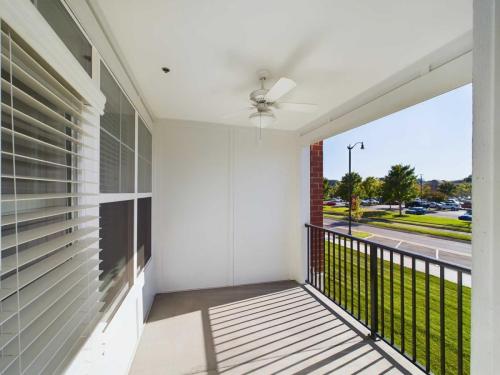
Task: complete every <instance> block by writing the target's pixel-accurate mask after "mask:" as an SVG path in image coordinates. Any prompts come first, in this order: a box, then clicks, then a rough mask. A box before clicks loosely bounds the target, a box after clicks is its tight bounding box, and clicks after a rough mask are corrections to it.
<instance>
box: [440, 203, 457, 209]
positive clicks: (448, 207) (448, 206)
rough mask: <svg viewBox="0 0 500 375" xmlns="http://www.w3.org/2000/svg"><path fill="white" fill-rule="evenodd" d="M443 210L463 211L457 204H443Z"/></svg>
mask: <svg viewBox="0 0 500 375" xmlns="http://www.w3.org/2000/svg"><path fill="white" fill-rule="evenodd" d="M441 209H442V210H451V211H458V210H460V209H461V207H460V205H459V204H456V203H451V202H444V203H443V204H441Z"/></svg>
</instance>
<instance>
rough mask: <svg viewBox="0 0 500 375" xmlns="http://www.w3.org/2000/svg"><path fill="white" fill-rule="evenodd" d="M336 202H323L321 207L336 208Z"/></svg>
mask: <svg viewBox="0 0 500 375" xmlns="http://www.w3.org/2000/svg"><path fill="white" fill-rule="evenodd" d="M336 205H337V202H335V201H334V200H333V199H331V200H329V201H323V206H336Z"/></svg>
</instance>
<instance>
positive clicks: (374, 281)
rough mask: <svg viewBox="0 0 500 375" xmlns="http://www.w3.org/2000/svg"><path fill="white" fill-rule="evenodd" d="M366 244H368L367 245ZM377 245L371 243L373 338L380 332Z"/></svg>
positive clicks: (371, 335)
mask: <svg viewBox="0 0 500 375" xmlns="http://www.w3.org/2000/svg"><path fill="white" fill-rule="evenodd" d="M365 246H366V245H365ZM377 279H378V278H377V246H376V245H370V292H371V325H370V327H371V333H370V337H371V338H372V339H374V340H375V339H376V338H377V332H378V285H377Z"/></svg>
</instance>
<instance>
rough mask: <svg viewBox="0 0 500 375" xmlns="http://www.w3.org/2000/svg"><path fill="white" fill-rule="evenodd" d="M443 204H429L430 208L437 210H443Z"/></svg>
mask: <svg viewBox="0 0 500 375" xmlns="http://www.w3.org/2000/svg"><path fill="white" fill-rule="evenodd" d="M442 205H443V204H442V203H440V202H429V208H436V209H438V210H439V209H441V206H442Z"/></svg>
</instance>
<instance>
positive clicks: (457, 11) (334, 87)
mask: <svg viewBox="0 0 500 375" xmlns="http://www.w3.org/2000/svg"><path fill="white" fill-rule="evenodd" d="M90 1H91V3H92V6H93V8H94V9H95V11H96V13H97V15H98V17H99V18H100V20H101V23H102V24H103V26H104V28H105V29H107V32H108V33H109V37H110V39H111V40H112V41H113V42H114V43H115V44H116V50H117V51H118V53H119V54H120V55H121V57H122V59H123V61H124V64H125V65H126V67H127V68H128V69H129V71H130V74H131V76H132V77H133V79H134V81H135V82H136V84H137V86H138V88H139V91H140V92H141V94H142V95H143V100H144V101H145V102H146V103H147V106H148V107H149V108H150V110H151V111H152V114H153V116H154V117H155V118H176V119H186V120H195V121H203V122H213V123H226V124H234V125H250V123H249V121H248V119H247V117H246V115H244V114H242V115H241V116H238V117H233V118H230V119H227V118H224V115H226V114H228V113H233V112H235V111H237V110H239V109H241V108H244V107H246V106H247V105H248V99H247V98H248V94H249V93H250V91H252V90H253V89H255V88H257V86H258V80H257V75H256V72H257V71H258V70H259V69H262V68H265V69H268V70H269V71H270V72H271V74H272V79H271V80H270V82H268V84H272V83H273V82H274V81H275V80H277V79H278V78H279V77H282V76H286V77H289V78H291V79H293V80H294V81H296V82H297V87H296V88H295V89H294V90H293V91H292V92H291V93H290V94H288V95H287V96H286V97H284V98H283V100H286V101H291V102H305V103H316V104H318V105H319V110H318V112H316V113H313V114H302V113H294V112H283V111H279V112H278V113H277V116H278V121H277V122H276V123H275V124H274V125H273V127H274V128H279V129H287V130H296V129H299V128H301V127H303V126H305V125H307V124H308V123H309V122H310V121H312V120H314V119H315V118H317V117H319V116H320V115H322V114H324V113H326V112H327V111H329V110H332V109H334V108H336V107H338V106H340V105H342V104H343V103H345V102H346V101H348V100H350V99H352V98H353V97H355V96H357V95H359V94H360V93H362V92H364V91H365V90H367V89H368V88H370V87H372V86H374V85H375V84H377V83H379V82H381V81H383V80H384V79H386V78H387V77H389V76H391V75H392V74H394V73H396V72H397V71H399V70H401V69H403V68H405V67H407V66H409V65H410V64H411V63H413V62H415V61H416V60H418V59H419V58H421V57H422V56H424V55H427V54H429V53H431V52H432V51H434V50H436V49H438V48H440V47H442V46H443V45H445V44H447V43H449V42H450V41H452V40H453V39H455V38H457V37H459V36H461V35H462V34H464V33H465V32H467V31H468V30H470V29H471V28H472V1H471V0H419V1H415V0H408V1H406V0H377V1H373V0H357V1H345V0H307V1H306V0H271V1H270V0H266V1H264V0H252V1H248V0H205V1H202V0H142V1H137V0H106V1H97V0H90ZM162 66H167V67H169V68H170V69H171V72H170V73H169V74H167V75H165V74H164V73H163V72H162V71H161V67H162Z"/></svg>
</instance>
